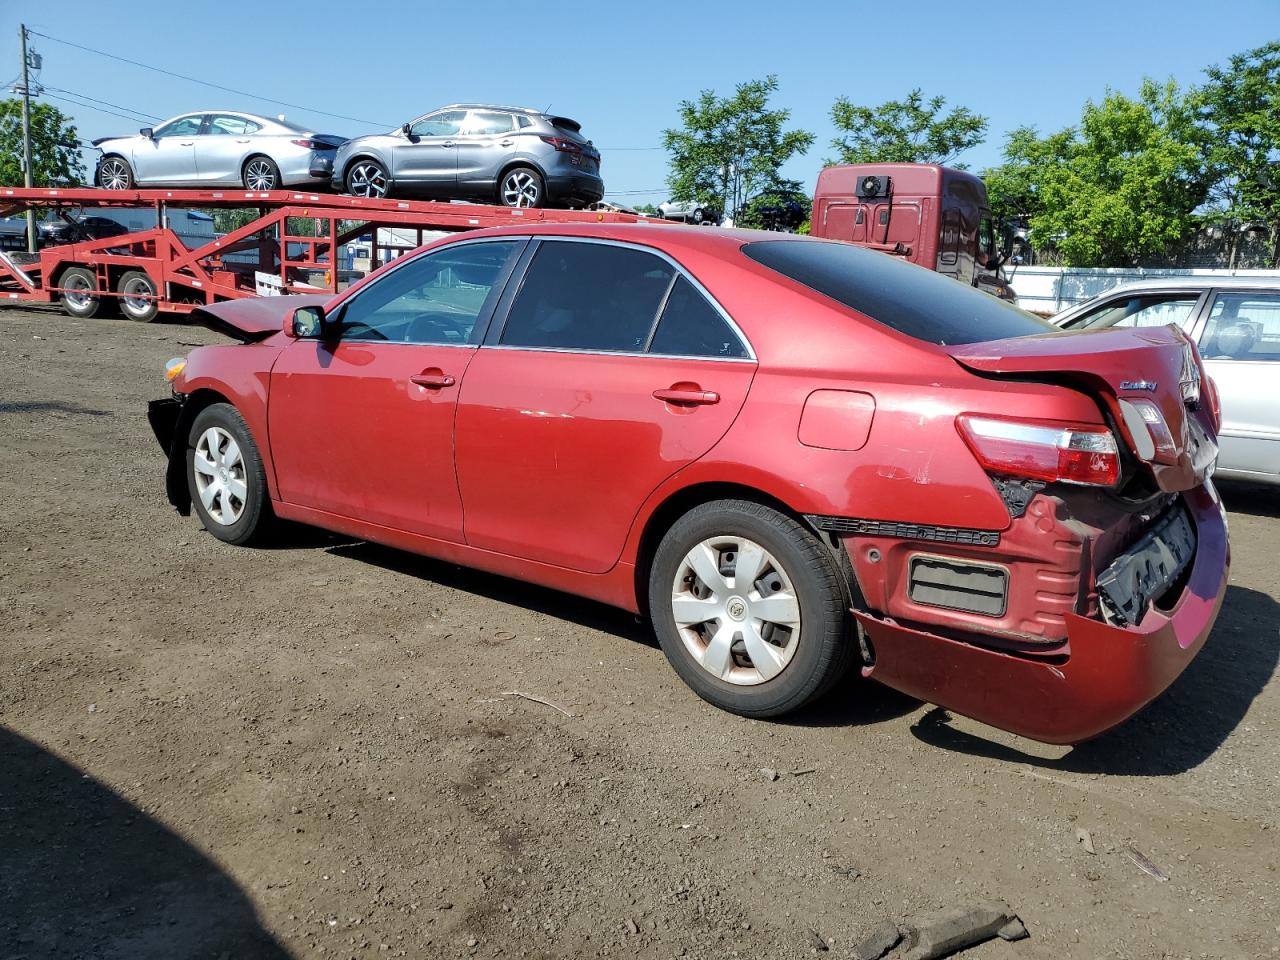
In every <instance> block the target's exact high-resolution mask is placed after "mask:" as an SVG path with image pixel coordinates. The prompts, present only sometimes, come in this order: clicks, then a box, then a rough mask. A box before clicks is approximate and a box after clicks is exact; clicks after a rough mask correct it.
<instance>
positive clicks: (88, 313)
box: [58, 267, 105, 320]
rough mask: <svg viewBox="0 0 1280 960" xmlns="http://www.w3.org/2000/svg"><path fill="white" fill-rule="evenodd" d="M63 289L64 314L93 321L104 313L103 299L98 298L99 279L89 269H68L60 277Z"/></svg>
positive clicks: (59, 284)
mask: <svg viewBox="0 0 1280 960" xmlns="http://www.w3.org/2000/svg"><path fill="white" fill-rule="evenodd" d="M58 286H59V287H62V288H63V293H62V312H63V313H65V314H66V315H67V316H69V317H76V318H77V319H79V320H91V319H93V318H94V317H96V316H97V315H98V314H99V313H103V312H105V311H104V307H103V303H102V297H100V296H98V292H97V291H98V277H97V274H95V273H94V272H93V271H92V270H90V269H89V268H88V267H68V268H67V269H66V270H63V271H62V275H61V276H60V277H58Z"/></svg>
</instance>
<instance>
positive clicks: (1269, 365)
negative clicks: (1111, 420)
mask: <svg viewBox="0 0 1280 960" xmlns="http://www.w3.org/2000/svg"><path fill="white" fill-rule="evenodd" d="M1052 322H1053V323H1056V324H1057V325H1058V326H1060V327H1062V328H1063V329H1067V330H1082V329H1086V328H1092V329H1097V328H1101V327H1151V326H1164V325H1165V324H1167V323H1175V324H1177V325H1178V326H1179V327H1181V328H1182V329H1183V330H1185V331H1186V332H1187V333H1188V334H1189V335H1190V336H1191V338H1192V339H1193V340H1195V341H1196V343H1197V344H1199V347H1200V355H1201V356H1202V357H1203V358H1204V366H1205V370H1206V371H1208V373H1209V375H1210V376H1211V377H1213V382H1214V383H1215V384H1216V385H1217V387H1218V393H1219V395H1220V396H1221V398H1222V429H1221V430H1220V431H1219V432H1218V442H1219V445H1220V447H1221V450H1220V452H1219V454H1218V468H1217V474H1218V475H1219V476H1222V477H1227V478H1229V479H1237V480H1254V481H1260V482H1262V483H1273V484H1280V389H1277V387H1276V380H1277V377H1280V278H1276V277H1268V278H1257V279H1254V278H1249V279H1245V278H1237V277H1213V276H1186V277H1169V278H1166V279H1161V280H1146V281H1142V282H1140V283H1131V284H1126V285H1124V286H1122V287H1117V288H1115V289H1113V290H1108V291H1107V292H1106V293H1102V294H1099V295H1098V296H1096V297H1094V298H1093V299H1092V300H1089V301H1087V302H1085V303H1082V304H1079V305H1078V306H1075V307H1070V308H1068V309H1066V310H1064V311H1063V312H1062V313H1060V314H1058V315H1057V316H1056V317H1054V318H1053V321H1052Z"/></svg>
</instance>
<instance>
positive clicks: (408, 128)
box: [400, 123, 413, 137]
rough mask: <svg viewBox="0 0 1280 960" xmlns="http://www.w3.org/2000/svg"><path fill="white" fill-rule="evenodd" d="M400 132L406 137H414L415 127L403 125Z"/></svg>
mask: <svg viewBox="0 0 1280 960" xmlns="http://www.w3.org/2000/svg"><path fill="white" fill-rule="evenodd" d="M400 132H401V133H403V134H404V135H405V136H406V137H412V136H413V127H411V126H409V125H408V124H407V123H402V124H400Z"/></svg>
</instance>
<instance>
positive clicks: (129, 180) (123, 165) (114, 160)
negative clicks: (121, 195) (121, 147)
mask: <svg viewBox="0 0 1280 960" xmlns="http://www.w3.org/2000/svg"><path fill="white" fill-rule="evenodd" d="M97 180H98V186H99V187H101V188H102V189H103V190H128V189H129V188H130V187H132V186H133V168H131V167H130V166H129V162H128V161H127V160H125V158H124V157H104V158H103V160H102V162H101V163H100V164H98V176H97Z"/></svg>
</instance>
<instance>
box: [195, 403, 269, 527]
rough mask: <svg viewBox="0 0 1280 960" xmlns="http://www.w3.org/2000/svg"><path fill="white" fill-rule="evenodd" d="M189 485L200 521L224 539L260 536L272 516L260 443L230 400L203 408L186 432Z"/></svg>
mask: <svg viewBox="0 0 1280 960" xmlns="http://www.w3.org/2000/svg"><path fill="white" fill-rule="evenodd" d="M187 489H188V491H189V492H190V494H191V503H192V505H193V506H194V507H195V510H196V515H197V516H199V517H200V522H201V523H203V524H204V528H205V529H206V530H208V531H209V532H210V533H211V534H213V535H214V536H215V537H217V538H218V539H219V540H222V541H223V542H225V543H233V544H236V545H243V544H247V543H251V542H252V541H254V540H257V539H261V537H262V536H263V535H264V534H265V533H266V532H267V528H268V527H269V525H270V522H271V520H272V515H271V504H270V497H269V494H268V493H267V475H266V472H265V471H264V470H263V467H262V457H261V455H260V454H259V453H258V445H257V444H256V443H254V442H253V435H252V434H250V433H249V427H248V426H247V425H246V424H245V422H244V417H242V416H240V411H238V410H237V409H236V408H235V407H233V406H231V404H229V403H215V404H212V405H210V406H208V407H205V408H204V409H203V410H201V411H200V412H199V413H198V414H196V417H195V420H194V421H192V424H191V432H190V433H189V434H188V435H187Z"/></svg>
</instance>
